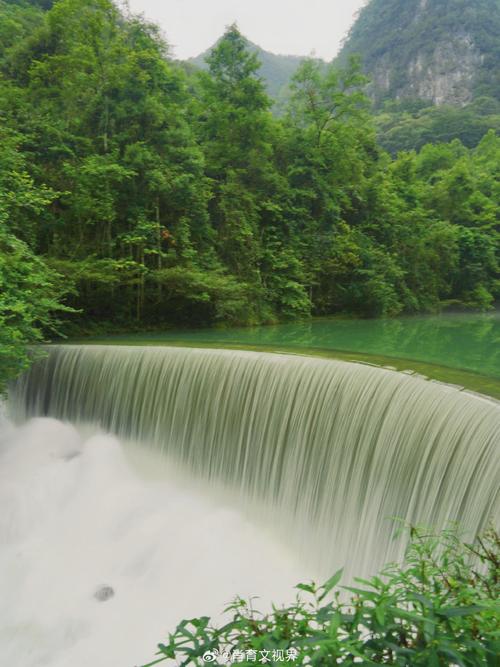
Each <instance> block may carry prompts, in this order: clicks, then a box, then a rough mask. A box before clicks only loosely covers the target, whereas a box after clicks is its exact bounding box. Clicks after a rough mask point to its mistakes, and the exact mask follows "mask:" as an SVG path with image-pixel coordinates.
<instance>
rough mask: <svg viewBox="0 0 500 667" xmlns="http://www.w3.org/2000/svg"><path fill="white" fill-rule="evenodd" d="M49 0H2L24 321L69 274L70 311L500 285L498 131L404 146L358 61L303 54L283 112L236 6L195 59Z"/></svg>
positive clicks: (494, 293) (102, 316)
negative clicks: (278, 113) (391, 137)
mask: <svg viewBox="0 0 500 667" xmlns="http://www.w3.org/2000/svg"><path fill="white" fill-rule="evenodd" d="M35 4H38V3H22V2H19V3H11V2H9V3H7V2H5V1H2V2H0V25H1V26H2V31H3V32H2V34H1V53H0V69H1V78H0V119H1V125H0V135H1V141H2V153H1V157H0V224H1V235H2V236H1V239H2V241H1V244H0V253H1V254H0V270H1V273H0V281H1V285H2V296H1V302H0V318H1V319H2V322H3V330H4V331H7V330H9V331H10V332H11V333H10V335H11V338H12V340H14V339H16V340H25V339H27V338H30V336H31V333H30V331H31V329H30V327H32V328H33V327H34V328H37V327H38V328H40V326H42V327H43V326H47V325H50V321H49V317H50V313H52V312H53V310H54V304H55V302H56V301H57V300H59V301H60V300H61V297H62V293H63V292H64V291H66V297H65V300H64V303H65V304H67V305H69V306H71V307H73V308H75V309H77V310H78V313H76V314H73V315H68V314H65V313H62V317H63V320H64V321H65V326H66V330H68V321H69V322H70V323H71V330H72V331H75V330H78V329H80V330H82V329H88V328H90V327H92V326H94V327H96V326H98V327H100V328H101V329H104V330H107V329H118V328H122V329H127V328H145V327H155V326H169V325H179V324H183V325H210V324H214V323H225V324H231V323H243V324H245V323H257V322H272V321H276V320H279V319H284V318H301V317H308V316H310V315H311V314H316V315H326V314H334V313H349V314H352V313H354V314H357V315H361V316H380V315H382V316H389V315H394V314H397V313H401V312H407V313H414V312H421V311H432V310H436V309H439V308H441V307H443V305H449V304H454V305H458V306H460V307H473V308H488V307H489V306H490V305H491V304H492V303H493V300H494V299H495V298H496V297H498V294H499V284H498V280H497V268H498V265H497V258H496V253H497V251H498V222H499V216H500V210H499V201H500V180H499V166H500V140H499V138H498V136H496V134H495V133H494V132H489V133H488V134H486V136H485V137H484V138H483V139H482V140H481V141H480V143H479V145H478V146H477V148H475V149H473V150H469V149H467V148H466V147H464V146H463V145H462V144H461V143H460V142H459V141H454V142H453V143H451V144H439V145H426V146H424V147H422V149H421V150H420V151H419V152H418V153H416V152H412V151H410V152H408V153H402V154H400V155H399V156H398V157H397V158H396V159H394V158H391V157H390V156H389V155H388V154H387V153H385V152H384V151H383V150H382V149H381V148H380V147H379V146H378V145H377V142H376V139H375V128H374V123H373V120H372V118H371V117H370V114H369V111H368V109H369V104H368V101H367V99H366V97H365V95H364V93H363V90H364V88H365V83H366V82H365V79H364V77H363V75H362V74H361V73H360V70H359V66H358V64H357V63H356V62H355V61H352V62H350V63H347V64H346V67H345V68H344V69H343V70H336V69H335V68H334V67H333V66H331V67H329V68H326V69H325V68H322V67H320V65H319V64H318V63H316V62H314V61H305V62H304V63H303V64H302V65H301V66H300V67H299V69H298V71H297V72H296V74H295V76H294V78H293V84H292V94H291V98H290V100H289V104H288V108H287V109H286V113H285V114H284V116H283V117H282V118H276V117H274V116H273V115H272V114H271V112H270V106H271V101H270V99H269V97H268V94H267V92H266V89H265V86H264V84H263V83H262V81H261V79H260V78H259V76H258V72H259V63H258V60H257V57H256V56H255V54H253V53H251V52H250V51H249V50H248V48H247V45H246V42H245V40H244V39H243V38H242V36H241V35H240V34H239V32H238V30H237V29H236V28H235V27H232V28H230V29H229V30H228V31H227V33H226V35H225V36H224V38H223V39H222V40H221V41H220V43H219V44H218V46H217V48H216V49H215V50H214V51H213V53H212V54H211V56H210V57H209V60H208V65H209V70H208V71H206V72H199V73H194V74H192V75H191V74H186V73H185V71H184V69H182V68H181V67H180V66H179V65H177V64H176V63H174V62H172V61H171V60H170V59H169V56H168V49H167V46H166V45H165V44H164V42H163V41H162V39H161V37H160V35H159V32H158V30H157V29H156V28H155V27H154V26H152V25H149V24H147V23H145V22H144V21H143V20H142V19H139V18H136V17H133V16H132V17H130V16H123V15H121V14H120V12H119V11H118V9H117V8H116V7H115V6H114V5H113V4H112V3H111V2H110V1H109V0H59V1H58V2H56V3H55V4H54V6H53V8H52V9H50V10H49V11H42V10H41V9H38V8H36V7H34V5H35ZM7 25H9V26H10V27H9V29H8V30H7V29H5V26H7ZM30 267H36V269H32V268H30ZM34 283H36V284H34ZM36 290H39V291H42V292H43V293H44V295H45V296H44V299H40V298H38V297H37V298H36V299H35V294H36ZM23 294H24V296H23ZM26 299H27V302H28V303H27V302H26ZM33 302H34V303H35V304H36V308H35V305H34V303H33ZM30 303H31V305H30ZM30 309H31V310H30ZM37 309H38V310H37ZM2 335H5V334H2Z"/></svg>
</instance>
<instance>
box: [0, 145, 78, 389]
mask: <svg viewBox="0 0 500 667" xmlns="http://www.w3.org/2000/svg"><path fill="white" fill-rule="evenodd" d="M0 138H1V139H2V148H3V150H2V154H1V156H0V393H1V392H3V391H4V390H5V387H6V383H7V382H8V380H10V379H12V378H14V377H15V376H16V375H18V374H19V373H20V372H21V371H22V370H24V369H25V368H26V367H27V365H28V364H29V360H30V354H29V351H28V346H29V345H30V344H32V343H35V342H40V341H42V340H43V335H44V333H49V332H50V333H54V332H55V331H56V328H57V320H56V318H55V314H56V313H57V312H58V311H59V312H60V311H62V310H64V308H63V306H61V304H60V301H59V300H60V298H61V297H62V296H63V295H64V293H65V292H66V290H67V287H63V285H62V283H61V282H60V280H59V276H58V275H57V274H54V273H52V272H51V271H50V270H49V269H48V267H47V265H46V264H45V263H44V262H43V260H42V259H41V258H39V257H36V256H35V255H34V254H33V251H32V250H31V248H30V247H29V246H28V244H27V243H25V242H24V241H22V240H21V239H20V238H18V236H16V235H15V232H16V233H17V234H18V235H19V236H22V235H25V236H28V237H29V236H30V233H31V230H32V226H31V224H30V217H32V216H37V215H39V214H40V212H41V211H42V210H43V208H44V207H45V206H46V205H47V204H49V203H50V201H51V199H52V197H53V196H54V195H53V193H50V192H49V191H48V190H47V189H45V188H41V189H40V188H37V187H36V186H35V185H34V183H33V181H32V179H31V178H30V177H29V175H28V174H27V172H26V170H25V165H24V163H23V159H22V156H20V155H19V153H18V151H17V145H16V143H17V142H16V139H17V138H16V137H15V136H14V135H11V134H9V133H0Z"/></svg>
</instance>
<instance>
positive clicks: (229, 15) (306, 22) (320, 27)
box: [129, 0, 365, 60]
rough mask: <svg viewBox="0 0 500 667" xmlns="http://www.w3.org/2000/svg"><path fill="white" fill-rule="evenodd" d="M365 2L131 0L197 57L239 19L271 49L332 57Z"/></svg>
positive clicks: (178, 52)
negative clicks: (228, 26)
mask: <svg viewBox="0 0 500 667" xmlns="http://www.w3.org/2000/svg"><path fill="white" fill-rule="evenodd" d="M364 4H365V0H129V5H130V9H131V10H132V11H133V12H134V13H143V14H144V15H145V16H146V18H148V19H150V20H152V21H154V22H155V23H159V24H160V25H161V27H162V29H163V33H164V35H165V36H166V38H167V40H168V42H169V43H170V45H171V47H172V48H173V52H174V56H175V57H177V58H181V59H185V58H190V57H192V56H197V55H198V54H200V53H201V52H202V51H205V49H207V48H209V47H210V46H212V44H213V43H214V42H215V41H216V40H217V39H218V38H219V37H220V36H221V35H222V33H223V32H224V28H225V27H226V26H227V25H230V24H231V23H233V22H234V21H236V22H237V23H238V26H239V28H240V30H241V32H242V33H243V34H244V35H245V36H246V37H247V38H248V39H249V40H251V41H252V42H255V43H256V44H258V45H259V46H261V47H262V48H264V49H265V50H266V51H271V52H273V53H282V54H290V55H311V53H313V52H314V53H315V55H317V56H318V57H320V58H324V59H325V60H331V59H332V58H333V57H334V56H335V54H336V53H337V51H338V48H339V45H340V41H341V40H342V38H343V37H344V36H345V34H346V32H347V31H348V29H349V28H350V26H351V24H352V22H353V19H354V14H355V13H356V12H357V11H358V10H359V9H360V7H362V6H363V5H364Z"/></svg>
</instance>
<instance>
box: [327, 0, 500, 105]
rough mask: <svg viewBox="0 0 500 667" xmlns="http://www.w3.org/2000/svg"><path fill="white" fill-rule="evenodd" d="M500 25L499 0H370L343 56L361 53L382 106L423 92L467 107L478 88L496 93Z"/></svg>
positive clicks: (435, 100) (429, 98) (434, 100)
mask: <svg viewBox="0 0 500 667" xmlns="http://www.w3.org/2000/svg"><path fill="white" fill-rule="evenodd" d="M499 26H500V0H370V2H368V3H367V5H366V6H365V7H364V8H363V9H362V10H361V12H360V15H359V18H358V19H357V21H356V23H355V24H354V26H353V28H352V29H351V32H350V34H349V36H348V38H347V40H346V42H345V44H344V47H343V48H342V51H341V53H340V54H339V58H338V62H339V64H343V62H345V60H346V58H347V56H349V55H350V54H353V53H358V54H360V55H361V58H362V62H363V64H364V67H365V71H366V73H367V74H368V76H369V77H370V79H371V84H370V86H369V89H368V92H369V94H370V96H371V97H372V98H373V100H374V101H375V103H376V105H378V106H380V105H381V104H383V102H384V101H385V100H398V101H402V100H417V99H418V100H422V101H425V102H427V103H429V104H432V105H436V106H442V105H453V106H457V107H463V106H465V105H467V104H469V103H470V102H472V101H473V100H474V99H475V97H477V95H478V94H482V95H485V94H486V95H490V96H492V97H495V98H496V97H497V93H496V92H495V90H496V89H497V86H496V85H495V80H496V79H495V77H496V75H495V72H498V54H499V48H498V45H499V40H500V37H499V36H498V35H499ZM485 86H486V88H487V89H488V92H486V93H485V92H481V93H478V90H479V88H481V89H482V90H483V91H484V89H485Z"/></svg>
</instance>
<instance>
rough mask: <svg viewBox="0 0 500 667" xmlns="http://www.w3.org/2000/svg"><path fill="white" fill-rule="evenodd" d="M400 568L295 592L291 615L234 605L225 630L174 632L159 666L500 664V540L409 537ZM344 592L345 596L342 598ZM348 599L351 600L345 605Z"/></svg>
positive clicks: (190, 627)
mask: <svg viewBox="0 0 500 667" xmlns="http://www.w3.org/2000/svg"><path fill="white" fill-rule="evenodd" d="M410 538H411V539H410V544H409V547H408V550H407V553H406V558H405V561H404V563H403V564H402V565H397V564H391V565H389V566H387V567H386V568H385V569H384V570H383V571H382V573H381V574H380V575H379V576H376V577H373V578H372V579H370V580H363V579H356V580H355V582H356V584H357V586H356V587H354V586H342V587H339V582H340V580H341V577H342V571H339V572H337V573H336V574H335V575H334V576H333V577H332V578H331V579H330V580H329V581H327V582H326V583H325V584H324V585H323V586H317V585H316V584H314V583H311V584H299V585H298V586H297V588H298V589H299V590H300V594H299V596H298V597H297V599H296V601H295V602H294V603H293V604H292V605H291V606H288V607H283V608H277V607H274V608H273V611H272V612H271V613H269V614H261V613H259V612H257V611H256V610H255V609H254V608H253V606H252V603H251V601H250V602H247V601H245V600H242V599H239V598H238V599H236V600H235V601H234V603H233V604H231V605H230V606H229V607H228V608H227V609H226V613H227V614H229V615H230V617H229V619H228V622H227V623H226V624H224V625H222V626H221V627H213V626H212V625H210V619H209V618H207V617H202V618H197V619H192V620H185V621H182V623H180V624H179V625H178V626H177V629H176V631H175V632H174V633H173V634H171V635H170V637H169V640H168V642H167V643H165V644H160V645H159V647H158V648H159V651H158V656H160V657H158V658H157V659H156V660H154V661H153V662H150V663H149V664H148V665H145V666H144V667H152V666H153V665H157V664H160V663H163V662H166V663H167V664H178V665H182V666H184V665H186V666H187V665H206V664H209V663H212V664H236V663H238V664H243V665H251V664H275V665H276V664H296V665H314V666H317V667H323V666H325V667H326V666H330V665H354V664H356V665H374V664H385V665H401V666H413V665H422V666H426V667H433V666H435V667H438V666H441V665H449V666H452V665H453V666H455V665H458V666H459V667H469V666H474V667H476V666H479V665H485V666H486V667H495V666H497V667H498V665H499V658H498V656H500V602H499V600H500V536H499V535H498V533H497V532H496V531H495V530H493V529H491V530H489V531H488V532H486V533H485V534H484V535H483V536H482V537H480V538H478V539H477V540H476V542H475V543H474V544H467V543H464V542H463V541H462V539H461V537H460V535H459V533H458V532H457V531H456V529H452V530H447V531H444V532H443V533H441V534H440V535H435V534H432V533H431V532H429V531H427V530H425V529H421V528H418V529H417V528H411V529H410ZM345 591H348V595H347V596H346V593H345ZM346 597H347V599H346Z"/></svg>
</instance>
